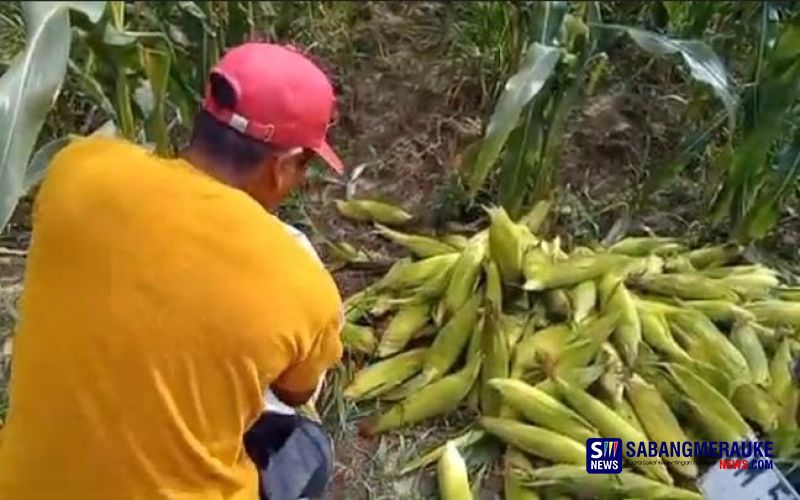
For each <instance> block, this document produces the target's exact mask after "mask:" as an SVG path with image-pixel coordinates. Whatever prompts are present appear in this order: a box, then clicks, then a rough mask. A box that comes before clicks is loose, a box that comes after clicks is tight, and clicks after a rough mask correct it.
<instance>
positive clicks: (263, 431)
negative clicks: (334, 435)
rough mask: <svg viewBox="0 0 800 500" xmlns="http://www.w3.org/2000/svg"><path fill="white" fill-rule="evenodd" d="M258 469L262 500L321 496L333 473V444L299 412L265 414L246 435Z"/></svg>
mask: <svg viewBox="0 0 800 500" xmlns="http://www.w3.org/2000/svg"><path fill="white" fill-rule="evenodd" d="M245 448H246V449H247V452H248V453H249V455H250V457H251V458H252V459H253V461H254V462H255V463H256V466H257V467H258V469H259V481H260V485H259V491H260V494H261V499H262V500H298V499H300V498H316V497H319V496H321V495H322V494H323V493H324V491H325V487H326V486H327V484H328V481H329V479H330V478H331V476H332V475H333V445H332V442H331V439H330V438H329V437H328V435H327V434H326V433H325V430H324V429H323V428H322V426H321V425H319V424H318V423H316V422H314V421H312V420H308V419H306V418H304V417H302V416H299V415H283V414H277V413H265V414H264V415H262V417H261V418H260V419H259V420H258V422H256V424H255V425H254V426H253V428H252V429H250V431H248V433H247V435H245Z"/></svg>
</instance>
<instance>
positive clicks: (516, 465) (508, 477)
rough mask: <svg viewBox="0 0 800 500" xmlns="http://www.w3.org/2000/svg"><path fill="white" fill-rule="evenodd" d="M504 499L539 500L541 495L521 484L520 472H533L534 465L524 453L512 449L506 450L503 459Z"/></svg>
mask: <svg viewBox="0 0 800 500" xmlns="http://www.w3.org/2000/svg"><path fill="white" fill-rule="evenodd" d="M503 468H504V473H503V498H505V500H539V495H538V494H537V493H536V492H535V491H534V490H533V489H531V488H527V487H525V485H523V484H520V482H519V480H518V479H519V476H520V472H522V473H524V472H526V471H531V470H533V465H532V464H531V463H530V461H528V459H527V458H526V457H525V455H524V454H523V453H520V452H519V451H517V450H516V449H514V448H512V447H510V446H509V447H508V448H506V452H505V455H504V457H503Z"/></svg>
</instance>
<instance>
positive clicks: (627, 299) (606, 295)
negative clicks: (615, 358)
mask: <svg viewBox="0 0 800 500" xmlns="http://www.w3.org/2000/svg"><path fill="white" fill-rule="evenodd" d="M598 291H599V292H600V301H601V303H602V305H603V310H604V311H606V312H607V313H608V314H616V315H618V320H617V327H616V329H615V330H614V333H613V334H612V340H613V341H614V344H615V345H616V347H617V349H619V351H620V354H622V359H623V360H624V361H625V363H626V364H627V365H628V366H633V365H634V364H635V363H636V356H637V354H638V352H639V343H640V342H641V341H642V325H641V323H640V322H639V315H638V312H637V310H636V304H635V303H634V301H633V297H632V295H631V293H630V292H629V291H628V288H627V287H626V286H625V284H624V283H623V282H622V280H621V279H620V278H619V277H617V276H616V275H614V274H611V273H609V274H607V275H605V276H604V277H603V279H601V280H600V284H599V285H598Z"/></svg>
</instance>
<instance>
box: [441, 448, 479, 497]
mask: <svg viewBox="0 0 800 500" xmlns="http://www.w3.org/2000/svg"><path fill="white" fill-rule="evenodd" d="M436 475H437V478H438V480H439V495H440V497H441V499H442V500H472V491H470V488H469V477H468V476H467V464H466V463H464V459H463V458H461V454H460V453H459V452H458V448H456V446H455V445H454V444H453V443H452V442H451V441H448V442H447V444H446V445H445V450H444V453H442V456H441V458H439V464H438V466H437V473H436Z"/></svg>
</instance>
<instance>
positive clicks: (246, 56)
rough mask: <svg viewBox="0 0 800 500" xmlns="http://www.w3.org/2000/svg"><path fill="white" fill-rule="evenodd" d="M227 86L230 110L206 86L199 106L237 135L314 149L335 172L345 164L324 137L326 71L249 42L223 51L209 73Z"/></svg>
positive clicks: (293, 53) (330, 99) (330, 102)
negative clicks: (230, 94) (231, 103)
mask: <svg viewBox="0 0 800 500" xmlns="http://www.w3.org/2000/svg"><path fill="white" fill-rule="evenodd" d="M211 73H212V74H217V75H219V76H221V77H223V78H225V80H227V81H228V83H230V86H231V88H232V89H233V90H234V92H235V97H236V99H235V105H234V107H233V109H230V108H228V107H225V106H223V105H221V104H220V103H218V102H217V101H216V100H215V99H214V98H213V96H212V95H211V92H210V86H209V85H207V86H206V92H205V102H204V103H203V107H204V108H205V110H206V111H207V112H208V113H210V114H211V115H212V116H214V117H215V118H217V119H218V120H220V121H222V122H224V123H227V124H228V125H230V126H231V127H233V128H235V129H236V130H238V131H239V132H241V133H243V134H245V135H247V136H249V137H252V138H253V139H257V140H259V141H263V142H265V143H269V144H273V145H275V146H277V147H279V148H282V149H292V148H298V147H301V148H307V149H310V150H312V151H314V152H315V153H316V154H317V155H319V157H320V158H322V159H323V160H324V161H325V163H327V164H328V166H329V167H330V168H332V169H333V170H334V171H336V172H337V173H342V171H343V170H344V165H343V164H342V160H340V159H339V156H338V155H337V154H336V153H335V152H334V151H333V149H332V148H331V147H330V145H328V142H327V141H326V139H325V136H326V135H327V132H328V125H329V123H330V120H331V115H332V114H333V107H334V104H335V97H334V95H333V86H332V85H331V82H330V80H329V79H328V77H327V76H326V75H325V73H324V72H323V71H322V70H321V69H320V68H319V67H318V66H317V65H316V64H314V63H313V62H311V61H310V60H309V59H308V58H307V57H305V56H303V55H302V54H300V53H299V52H298V51H297V49H295V48H294V47H291V46H282V45H275V44H271V43H258V42H251V43H245V44H242V45H239V46H236V47H234V48H232V49H231V50H229V51H228V52H226V53H225V55H224V56H223V57H222V59H220V61H219V62H218V63H217V65H216V66H215V67H214V68H213V69H212V70H211Z"/></svg>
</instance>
